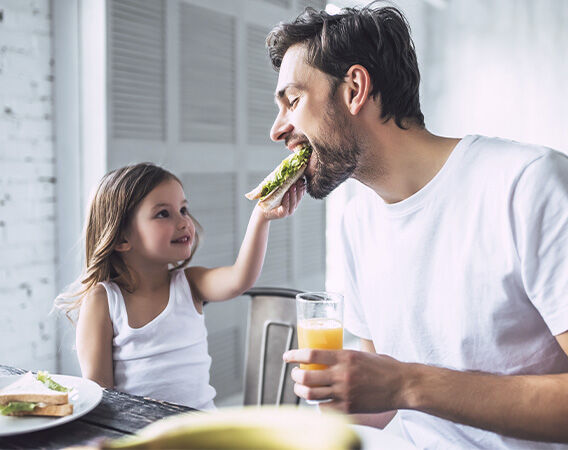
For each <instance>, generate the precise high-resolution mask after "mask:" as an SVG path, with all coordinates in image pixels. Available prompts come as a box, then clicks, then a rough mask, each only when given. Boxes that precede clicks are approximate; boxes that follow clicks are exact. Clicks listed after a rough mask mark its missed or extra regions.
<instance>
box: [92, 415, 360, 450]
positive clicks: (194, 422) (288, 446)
mask: <svg viewBox="0 0 568 450" xmlns="http://www.w3.org/2000/svg"><path fill="white" fill-rule="evenodd" d="M349 423H350V422H349V420H348V419H347V417H346V416H343V415H340V414H337V413H328V412H326V413H319V412H317V411H314V410H312V409H307V408H295V407H292V406H281V407H255V406H247V407H244V408H225V409H221V410H218V411H215V412H212V413H183V414H177V415H175V416H170V417H167V418H165V419H161V420H159V421H157V422H154V423H153V424H151V425H149V426H147V427H145V428H143V429H142V430H140V431H139V432H138V434H136V435H133V436H126V437H122V438H119V439H115V440H110V441H105V442H103V443H102V445H101V448H103V449H167V448H176V449H223V448H225V449H266V450H292V449H294V450H296V449H318V450H320V449H329V450H346V449H360V448H361V441H360V439H359V437H358V436H357V434H356V433H355V431H354V430H353V429H351V428H350V427H349V426H348V424H349Z"/></svg>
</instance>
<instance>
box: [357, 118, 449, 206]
mask: <svg viewBox="0 0 568 450" xmlns="http://www.w3.org/2000/svg"><path fill="white" fill-rule="evenodd" d="M367 138H368V140H366V142H367V146H366V147H367V148H366V151H365V154H364V156H363V158H362V160H361V164H360V167H359V168H358V169H357V171H356V173H355V175H354V178H356V179H357V180H359V181H360V182H362V183H363V184H365V185H366V186H368V187H370V188H371V189H373V190H374V191H375V192H376V193H377V194H378V195H380V196H381V197H382V198H383V200H384V201H385V202H386V203H397V202H400V201H402V200H404V199H406V198H408V197H410V196H411V195H413V194H415V193H416V192H418V191H419V190H420V189H422V188H423V187H424V186H425V185H426V184H428V182H429V181H430V180H432V178H434V177H435V176H436V174H437V173H438V172H439V171H440V169H441V168H442V167H443V166H444V164H445V162H446V161H447V160H448V157H449V156H450V154H451V153H452V151H453V149H454V148H455V146H456V145H457V143H458V142H459V139H454V138H445V137H442V136H436V135H434V134H432V133H430V132H429V131H428V130H426V129H425V128H419V127H411V128H409V129H408V130H402V129H400V128H399V127H398V126H397V125H396V124H395V123H394V120H392V119H391V120H389V121H388V122H387V123H385V124H382V123H381V124H380V125H378V126H377V125H376V123H375V126H373V127H372V128H370V132H369V133H368V135H367Z"/></svg>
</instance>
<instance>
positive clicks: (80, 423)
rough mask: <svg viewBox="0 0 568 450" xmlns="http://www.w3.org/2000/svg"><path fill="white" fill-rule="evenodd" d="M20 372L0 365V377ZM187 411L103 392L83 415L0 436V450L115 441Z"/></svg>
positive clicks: (188, 409) (186, 409)
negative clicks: (70, 420) (108, 439)
mask: <svg viewBox="0 0 568 450" xmlns="http://www.w3.org/2000/svg"><path fill="white" fill-rule="evenodd" d="M23 373H25V370H22V369H16V368H14V367H9V366H3V365H0V376H5V375H19V374H23ZM188 411H196V410H195V409H192V408H189V407H187V406H181V405H176V404H173V403H167V402H160V401H156V400H152V399H149V398H145V397H138V396H135V395H129V394H125V393H122V392H118V391H114V390H110V389H103V398H102V400H101V402H100V403H99V405H98V406H97V407H96V408H95V409H93V410H92V411H91V412H89V413H87V414H86V415H84V416H82V417H80V418H79V419H77V420H74V421H72V422H68V423H65V424H63V425H60V426H56V427H53V428H48V429H46V430H41V431H34V432H32V433H24V434H18V435H14V436H7V437H0V448H1V449H10V448H34V449H40V448H45V449H49V448H63V447H68V446H75V445H87V444H88V443H89V442H91V443H92V442H93V441H96V440H97V439H100V438H103V437H110V438H116V437H119V436H124V435H126V434H132V433H134V432H136V431H137V430H139V429H140V428H143V427H145V426H146V425H148V424H150V423H152V422H155V421H156V420H158V419H161V418H163V417H167V416H170V415H172V414H177V413H181V412H188ZM196 413H197V411H196Z"/></svg>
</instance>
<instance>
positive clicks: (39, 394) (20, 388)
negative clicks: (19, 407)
mask: <svg viewBox="0 0 568 450" xmlns="http://www.w3.org/2000/svg"><path fill="white" fill-rule="evenodd" d="M10 402H31V403H44V404H46V405H63V404H65V403H68V402H69V395H68V394H67V392H59V391H55V390H53V389H49V388H48V387H47V386H46V385H45V384H43V383H42V382H41V381H39V380H38V379H37V378H36V377H35V376H34V375H33V374H32V373H31V372H28V373H26V374H25V375H23V376H22V377H20V378H18V379H17V380H16V381H15V382H14V383H12V384H9V385H8V386H6V387H5V388H4V389H2V390H0V405H6V404H8V403H10Z"/></svg>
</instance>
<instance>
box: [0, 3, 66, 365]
mask: <svg viewBox="0 0 568 450" xmlns="http://www.w3.org/2000/svg"><path fill="white" fill-rule="evenodd" d="M51 23H52V21H51V15H50V2H49V0H1V1H0V167H1V170H0V364H9V365H14V366H19V367H22V368H26V369H31V370H36V369H47V370H51V371H54V370H55V369H56V331H55V315H54V314H51V315H50V314H49V313H50V310H51V308H52V304H53V298H54V297H55V295H56V292H55V270H56V256H55V245H56V242H55V239H56V234H55V183H56V179H55V151H54V127H53V56H52V53H53V52H52V45H53V39H52V30H51Z"/></svg>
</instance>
